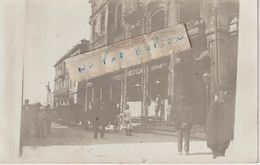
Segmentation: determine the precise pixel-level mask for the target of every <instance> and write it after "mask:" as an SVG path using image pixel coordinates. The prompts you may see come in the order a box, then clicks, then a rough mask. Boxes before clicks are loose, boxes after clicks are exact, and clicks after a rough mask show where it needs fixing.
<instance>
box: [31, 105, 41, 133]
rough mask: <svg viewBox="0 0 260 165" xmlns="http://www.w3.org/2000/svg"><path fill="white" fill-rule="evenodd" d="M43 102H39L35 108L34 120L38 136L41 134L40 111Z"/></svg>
mask: <svg viewBox="0 0 260 165" xmlns="http://www.w3.org/2000/svg"><path fill="white" fill-rule="evenodd" d="M40 107H41V103H37V104H36V106H35V107H34V109H33V122H34V129H35V132H36V136H37V137H39V136H40V130H39V112H40Z"/></svg>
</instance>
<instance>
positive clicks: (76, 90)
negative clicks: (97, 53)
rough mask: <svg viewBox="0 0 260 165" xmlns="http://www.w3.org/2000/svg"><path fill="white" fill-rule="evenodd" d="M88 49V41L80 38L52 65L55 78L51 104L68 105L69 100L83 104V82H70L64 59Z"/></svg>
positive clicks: (56, 105)
mask: <svg viewBox="0 0 260 165" xmlns="http://www.w3.org/2000/svg"><path fill="white" fill-rule="evenodd" d="M88 50H89V41H88V40H85V39H82V40H81V41H80V42H79V43H77V44H76V45H75V46H73V48H72V49H71V50H69V51H68V52H67V53H66V54H65V55H64V56H62V57H61V58H60V59H59V60H58V61H57V62H56V64H55V65H54V67H55V79H54V93H53V106H54V107H58V106H59V105H69V103H70V102H73V103H80V104H83V105H84V101H85V99H84V98H82V92H83V93H84V96H85V91H84V90H85V89H86V88H85V86H84V84H85V83H83V82H72V81H71V79H70V77H69V73H68V70H67V68H66V62H65V60H66V59H67V58H69V57H72V56H76V55H78V54H81V53H84V52H87V51H88Z"/></svg>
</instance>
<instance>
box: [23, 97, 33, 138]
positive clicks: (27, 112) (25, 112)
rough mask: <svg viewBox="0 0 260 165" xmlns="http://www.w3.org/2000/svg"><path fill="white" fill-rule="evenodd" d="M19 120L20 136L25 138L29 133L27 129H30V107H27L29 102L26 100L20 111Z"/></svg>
mask: <svg viewBox="0 0 260 165" xmlns="http://www.w3.org/2000/svg"><path fill="white" fill-rule="evenodd" d="M21 120H22V125H21V129H22V135H23V136H27V135H28V133H29V128H30V120H31V119H30V107H29V100H28V99H26V100H25V101H24V105H23V109H22V114H21Z"/></svg>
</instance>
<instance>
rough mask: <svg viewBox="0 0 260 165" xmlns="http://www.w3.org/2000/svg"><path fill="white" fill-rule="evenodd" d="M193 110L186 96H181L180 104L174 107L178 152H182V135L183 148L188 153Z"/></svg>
mask: <svg viewBox="0 0 260 165" xmlns="http://www.w3.org/2000/svg"><path fill="white" fill-rule="evenodd" d="M192 120H193V112H192V109H191V106H189V105H188V103H187V97H186V96H183V97H182V100H181V104H180V105H179V106H177V108H176V127H177V131H178V152H179V154H182V139H183V137H184V141H185V146H184V150H185V153H186V155H189V146H190V132H191V128H192Z"/></svg>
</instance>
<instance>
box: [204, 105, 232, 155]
mask: <svg viewBox="0 0 260 165" xmlns="http://www.w3.org/2000/svg"><path fill="white" fill-rule="evenodd" d="M231 116H232V114H231V111H230V108H229V107H228V105H227V104H226V103H224V102H219V101H215V102H213V103H212V104H211V106H210V111H209V114H208V117H207V122H206V135H207V145H208V147H209V148H211V149H217V150H219V149H225V148H227V147H228V145H229V142H230V140H231V139H232V120H231Z"/></svg>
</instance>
